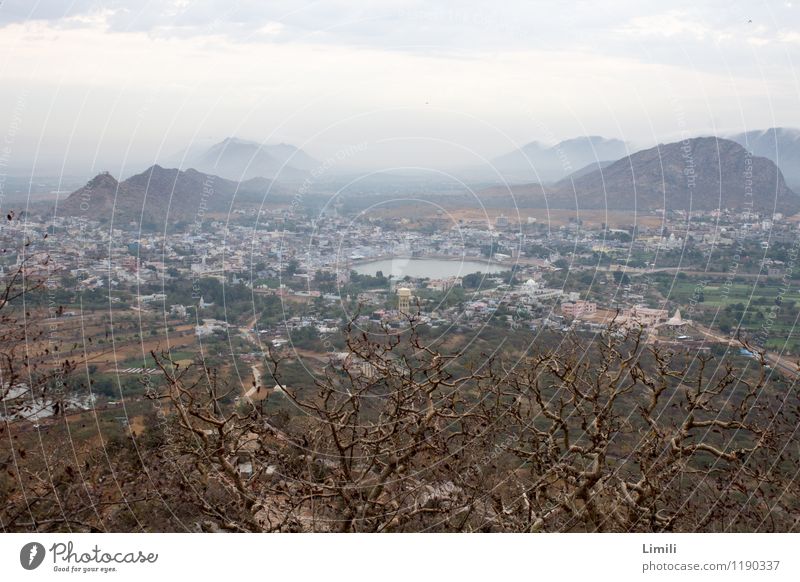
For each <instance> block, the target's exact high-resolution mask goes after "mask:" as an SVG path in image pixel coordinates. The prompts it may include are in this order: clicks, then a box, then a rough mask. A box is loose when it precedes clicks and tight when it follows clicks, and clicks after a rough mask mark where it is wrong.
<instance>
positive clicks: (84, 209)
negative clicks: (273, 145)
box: [58, 165, 286, 228]
mask: <svg viewBox="0 0 800 582" xmlns="http://www.w3.org/2000/svg"><path fill="white" fill-rule="evenodd" d="M267 192H270V193H271V194H273V195H281V194H285V192H286V191H285V190H283V189H281V188H280V187H279V186H277V185H276V184H274V183H273V182H272V181H271V180H268V179H265V178H253V179H250V180H247V181H244V182H236V181H234V180H227V179H225V178H222V177H219V176H214V175H211V174H205V173H203V172H199V171H197V170H194V169H189V170H178V169H174V168H173V169H167V168H162V167H161V166H159V165H154V166H151V167H150V168H148V169H147V170H145V171H144V172H142V173H140V174H136V175H135V176H131V177H130V178H128V179H127V180H123V181H122V182H119V181H117V179H116V178H114V177H113V176H112V175H111V174H109V173H107V172H104V173H102V174H98V175H97V176H95V177H94V178H92V179H91V180H89V182H88V183H87V184H86V185H85V186H83V187H82V188H79V189H78V190H76V191H75V192H73V193H72V194H70V195H69V196H68V197H67V198H66V199H65V200H64V201H63V202H60V203H59V208H58V213H59V214H61V215H64V216H80V217H84V218H87V219H91V220H109V219H111V218H113V219H114V221H115V222H118V223H119V222H124V223H127V222H130V221H136V222H141V223H143V224H150V225H153V226H158V227H159V228H160V227H163V226H164V225H165V224H172V223H175V222H178V221H186V220H190V221H191V220H195V219H197V218H200V219H202V218H203V216H204V214H205V213H206V212H214V211H227V210H229V209H230V207H231V205H232V203H233V201H234V200H240V201H251V202H252V201H258V200H261V199H263V197H264V196H265V195H266V194H267Z"/></svg>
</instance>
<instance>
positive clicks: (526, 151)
mask: <svg viewBox="0 0 800 582" xmlns="http://www.w3.org/2000/svg"><path fill="white" fill-rule="evenodd" d="M629 153H630V152H629V151H628V145H627V144H626V143H625V142H624V141H621V140H618V139H608V138H605V137H601V136H598V135H590V136H583V137H576V138H572V139H567V140H564V141H561V142H559V143H557V144H555V145H553V146H546V145H543V144H541V143H539V142H536V141H534V142H531V143H529V144H527V145H525V146H523V147H521V148H520V149H518V150H515V151H513V152H509V153H507V154H505V155H502V156H499V157H496V158H494V159H492V161H491V163H492V165H493V166H494V169H496V171H497V172H499V173H500V174H501V175H502V176H503V178H504V179H505V180H506V181H509V182H518V181H524V182H540V183H543V184H544V183H547V182H555V181H557V180H560V179H561V178H564V177H565V176H568V175H569V174H572V173H573V172H576V171H578V170H581V169H582V168H586V167H587V166H597V165H598V164H601V165H602V163H603V162H613V161H615V160H618V159H620V158H622V157H624V156H626V155H628V154H629ZM496 177H497V176H495V178H496Z"/></svg>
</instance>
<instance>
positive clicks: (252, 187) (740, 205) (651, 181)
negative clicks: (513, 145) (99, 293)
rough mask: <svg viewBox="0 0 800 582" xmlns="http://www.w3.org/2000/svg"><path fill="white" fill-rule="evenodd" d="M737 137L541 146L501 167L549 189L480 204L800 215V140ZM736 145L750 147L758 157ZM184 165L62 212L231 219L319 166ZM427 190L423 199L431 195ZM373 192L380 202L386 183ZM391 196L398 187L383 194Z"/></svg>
mask: <svg viewBox="0 0 800 582" xmlns="http://www.w3.org/2000/svg"><path fill="white" fill-rule="evenodd" d="M735 138H736V140H732V139H723V138H715V137H698V138H693V139H689V140H685V141H680V142H674V143H669V144H660V145H658V146H655V147H652V148H648V149H644V150H641V151H637V152H634V153H631V154H630V155H627V154H626V155H623V156H622V157H620V158H617V159H616V160H603V159H602V158H604V157H606V156H614V155H616V154H618V153H619V152H620V151H623V152H624V151H625V150H626V148H627V147H628V146H627V145H626V144H625V143H624V142H622V141H619V140H609V139H605V138H601V137H597V136H593V137H586V138H576V139H573V140H566V141H564V142H561V143H559V144H557V145H555V146H552V147H544V146H541V145H540V144H537V143H535V142H534V143H532V144H528V146H525V148H522V149H521V150H519V151H517V152H513V153H511V154H508V155H505V156H501V157H500V158H498V159H497V160H498V161H497V164H498V166H497V167H498V168H500V167H503V168H506V170H508V171H510V172H518V173H519V174H518V175H524V173H525V172H524V168H521V167H520V165H519V164H520V160H523V161H524V166H526V167H527V168H528V170H529V171H530V172H531V173H535V174H538V175H539V176H540V177H543V176H549V177H550V178H551V179H552V180H553V181H552V182H551V183H545V181H544V180H543V181H542V182H543V183H541V184H540V183H538V182H536V181H534V180H528V181H527V182H526V183H522V184H517V185H514V186H512V189H511V192H512V193H513V195H514V198H512V197H511V196H510V194H509V190H508V188H506V187H493V188H488V189H485V190H482V191H481V192H480V193H479V196H480V198H481V202H482V203H484V204H486V205H487V206H492V205H495V206H507V205H509V204H517V205H519V206H521V207H525V206H528V207H551V208H567V209H569V208H582V209H605V208H607V209H615V210H637V211H641V212H645V211H652V210H658V209H667V210H684V211H699V210H713V209H716V208H733V209H747V208H751V209H753V210H756V211H760V212H763V213H771V212H783V213H787V214H792V213H795V212H798V211H800V196H798V195H797V194H795V193H794V192H793V191H792V189H791V188H790V186H789V185H787V183H786V180H785V179H784V175H783V173H782V171H781V169H779V168H778V166H777V165H776V164H775V163H774V161H773V160H772V158H776V159H778V160H779V161H780V162H781V165H782V166H783V167H785V168H788V169H789V171H790V175H795V176H797V175H798V161H800V145H798V144H800V132H798V131H797V130H787V129H777V130H766V131H762V132H750V133H748V134H740V135H738V136H735ZM737 142H744V143H746V144H748V145H749V146H750V149H751V151H753V150H754V152H753V153H754V155H750V154H748V152H747V150H746V149H745V147H743V145H740V143H737ZM761 153H763V154H765V155H763V156H762V155H760V154H761ZM526 156H527V158H526ZM183 157H184V158H185V160H184V162H183V166H184V167H187V165H189V164H196V166H197V168H195V167H192V166H189V167H190V169H187V170H183V171H180V170H177V169H166V168H163V167H161V166H159V165H155V166H152V167H151V168H148V169H147V170H145V171H144V172H142V173H140V174H137V175H135V176H131V177H130V178H128V179H127V180H124V181H122V182H118V181H117V180H116V179H115V178H114V177H113V176H111V175H109V174H107V173H103V174H100V175H98V176H96V177H95V178H93V179H92V180H90V181H89V183H88V184H86V186H84V187H82V188H80V189H78V190H77V191H75V192H73V193H72V194H71V195H70V196H69V197H68V198H67V199H66V200H64V201H63V202H61V203H60V206H59V213H61V214H64V215H71V216H84V217H86V218H104V219H109V218H111V216H112V213H113V215H114V220H115V221H118V220H124V221H131V220H134V221H137V222H138V221H139V220H140V219H141V221H142V222H144V223H150V224H161V225H163V224H164V223H165V221H166V222H167V223H169V222H175V221H185V220H192V219H194V218H196V215H197V210H198V206H199V205H200V204H201V203H202V204H203V205H204V207H205V208H206V209H207V210H209V211H215V210H216V211H228V210H230V209H231V208H232V204H234V203H235V201H251V202H252V201H262V200H264V196H265V195H266V194H267V192H269V194H270V197H271V200H281V199H283V200H287V199H288V198H289V197H290V196H292V195H293V193H294V192H296V191H297V189H298V188H299V187H300V186H299V185H298V183H297V182H296V181H297V180H300V179H302V177H303V176H308V175H310V174H309V172H311V171H312V170H313V169H314V168H315V167H318V166H319V164H320V162H317V161H316V160H315V159H314V158H312V157H311V156H309V155H308V154H306V153H305V152H303V151H302V150H299V149H297V148H295V147H294V146H291V145H287V144H281V145H277V146H262V145H260V144H258V143H256V142H248V141H245V140H238V139H235V138H229V139H226V140H224V141H222V142H220V143H218V144H214V145H213V146H211V147H209V148H204V149H202V150H201V151H195V152H192V155H191V156H189V155H186V156H183ZM534 158H535V159H536V160H538V161H537V162H534ZM186 160H192V161H186ZM532 163H533V164H534V168H535V169H536V170H535V172H534V170H533V168H531V167H530V166H531V164H532ZM538 163H541V164H542V166H541V167H540V166H538V165H536V164H538ZM582 164H583V167H581V165H582ZM587 164H588V165H587ZM567 170H574V171H572V172H571V173H569V172H567ZM565 172H566V173H565ZM230 176H237V177H238V176H244V178H242V179H241V180H237V179H230V178H229V177H230ZM274 176H277V177H276V178H273V177H274ZM559 176H560V178H558V179H557V180H556V178H557V177H559ZM748 180H752V183H748ZM509 182H511V180H509ZM292 184H294V185H292ZM419 188H420V190H421V193H422V194H424V192H423V191H424V190H426V188H425V187H424V186H420V187H419ZM370 190H371V191H374V192H375V193H377V194H381V192H382V184H381V183H380V181H376V182H374V187H373V186H370ZM390 193H391V188H389V189H388V190H387V191H386V192H385V193H384V194H387V195H388V194H390ZM354 195H355V194H354ZM456 198H458V197H456ZM465 200H466V198H465Z"/></svg>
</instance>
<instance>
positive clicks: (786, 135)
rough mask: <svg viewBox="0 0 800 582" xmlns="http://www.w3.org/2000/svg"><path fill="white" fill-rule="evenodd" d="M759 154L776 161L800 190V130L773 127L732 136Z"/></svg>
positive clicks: (785, 176)
mask: <svg viewBox="0 0 800 582" xmlns="http://www.w3.org/2000/svg"><path fill="white" fill-rule="evenodd" d="M730 139H732V140H733V141H735V142H736V143H738V144H740V145H742V146H743V147H745V148H747V149H748V150H749V151H751V152H753V154H755V155H757V156H762V157H765V158H768V159H770V160H772V161H773V162H775V163H776V164H777V165H778V167H779V168H780V169H781V172H783V176H784V178H786V181H787V182H788V183H789V186H791V187H792V188H795V189H797V190H799V191H800V130H798V129H792V128H787V127H773V128H770V129H761V130H757V131H748V132H746V133H739V134H736V135H732V136H730Z"/></svg>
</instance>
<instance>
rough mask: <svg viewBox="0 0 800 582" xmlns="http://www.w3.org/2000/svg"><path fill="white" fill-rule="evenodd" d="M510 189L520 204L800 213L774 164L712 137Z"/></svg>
mask: <svg viewBox="0 0 800 582" xmlns="http://www.w3.org/2000/svg"><path fill="white" fill-rule="evenodd" d="M512 192H513V194H514V196H515V197H516V204H517V205H519V206H522V207H524V206H529V207H545V206H549V207H552V208H576V207H578V208H581V209H587V210H588V209H605V208H607V209H610V210H638V211H650V210H657V209H663V208H666V209H667V210H686V211H691V210H695V211H697V210H713V209H716V208H732V209H746V208H748V207H750V208H752V209H754V210H757V211H761V212H765V213H772V212H783V213H788V214H793V213H795V212H798V211H800V196H798V195H796V194H795V193H794V192H792V190H791V189H790V188H789V187H788V186H787V185H786V182H785V181H784V178H783V175H782V173H781V171H780V170H779V169H778V167H777V166H776V165H775V164H774V163H773V162H772V161H771V160H769V159H767V158H763V157H758V156H753V155H752V154H750V153H749V152H748V151H747V150H745V149H744V148H743V147H742V146H741V145H739V144H737V143H736V142H733V141H731V140H727V139H720V138H713V137H699V138H694V139H689V140H686V141H681V142H675V143H670V144H660V145H658V146H656V147H653V148H650V149H646V150H642V151H639V152H636V153H634V154H632V155H630V156H627V157H625V158H622V159H620V160H617V161H616V162H614V163H612V164H610V165H607V166H605V167H598V168H596V169H594V170H593V171H589V172H586V171H581V172H578V173H577V174H574V175H572V176H569V177H567V178H565V179H563V180H561V181H559V182H557V183H556V184H554V185H551V186H538V185H531V184H529V185H524V186H520V187H514V188H513V190H512ZM506 194H507V192H506ZM486 195H487V197H489V198H500V197H502V196H503V192H501V191H500V190H499V189H497V188H495V189H492V190H489V191H486Z"/></svg>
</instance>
